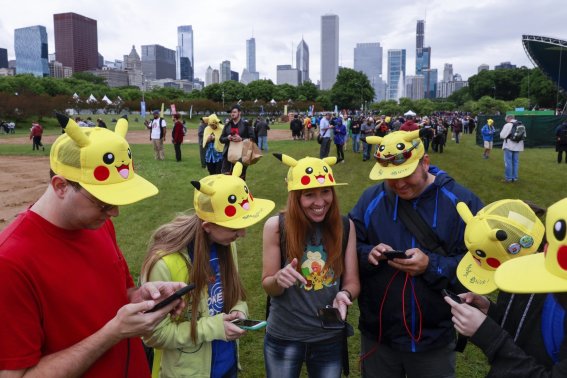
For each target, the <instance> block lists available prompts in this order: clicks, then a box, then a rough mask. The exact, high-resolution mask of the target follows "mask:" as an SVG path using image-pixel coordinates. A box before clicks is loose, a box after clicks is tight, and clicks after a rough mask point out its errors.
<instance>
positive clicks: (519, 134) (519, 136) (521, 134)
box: [506, 121, 526, 143]
mask: <svg viewBox="0 0 567 378" xmlns="http://www.w3.org/2000/svg"><path fill="white" fill-rule="evenodd" d="M506 139H510V140H511V141H512V142H516V143H517V142H521V141H522V140H526V126H524V124H523V123H522V122H520V121H514V123H513V124H512V130H511V131H510V134H508V138H506Z"/></svg>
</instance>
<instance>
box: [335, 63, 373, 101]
mask: <svg viewBox="0 0 567 378" xmlns="http://www.w3.org/2000/svg"><path fill="white" fill-rule="evenodd" d="M330 92H331V95H330V99H331V101H332V102H333V103H334V104H336V105H337V106H338V107H339V108H340V109H351V110H353V109H360V108H361V107H362V106H363V105H364V103H366V102H372V101H373V100H374V88H372V86H371V85H370V81H368V77H367V76H366V75H365V74H364V73H362V72H359V71H355V70H353V69H350V68H341V69H339V74H338V75H337V81H336V82H335V84H334V85H333V87H332V88H331V91H330Z"/></svg>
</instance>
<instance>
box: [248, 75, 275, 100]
mask: <svg viewBox="0 0 567 378" xmlns="http://www.w3.org/2000/svg"><path fill="white" fill-rule="evenodd" d="M247 88H248V92H249V93H250V99H252V100H264V101H270V100H271V99H272V98H274V93H275V89H276V86H275V85H274V83H273V82H272V81H271V80H254V81H253V82H251V83H249V84H248V85H247Z"/></svg>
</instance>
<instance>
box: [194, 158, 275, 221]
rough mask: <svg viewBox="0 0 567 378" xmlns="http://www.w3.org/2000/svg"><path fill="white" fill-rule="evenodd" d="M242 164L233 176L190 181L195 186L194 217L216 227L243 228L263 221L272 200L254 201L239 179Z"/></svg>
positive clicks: (269, 210) (271, 204)
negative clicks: (216, 225)
mask: <svg viewBox="0 0 567 378" xmlns="http://www.w3.org/2000/svg"><path fill="white" fill-rule="evenodd" d="M241 173H242V163H236V164H235V165H234V169H233V171H232V175H222V174H221V175H212V176H207V177H204V178H202V179H201V180H199V181H191V184H193V186H194V187H195V194H194V196H193V206H194V207H195V211H196V213H197V216H198V217H199V218H201V219H202V220H204V221H206V222H211V223H215V224H218V225H219V226H223V227H227V228H233V229H242V228H246V227H249V226H252V225H253V224H255V223H258V222H259V221H261V220H262V219H264V218H265V217H266V216H267V215H268V214H270V212H271V211H272V210H273V209H274V207H275V206H276V204H275V203H274V202H273V201H270V200H265V199H259V198H254V197H253V196H252V192H251V191H250V189H249V188H248V185H247V184H246V182H244V180H242V179H241V178H240V177H239V176H240V175H241Z"/></svg>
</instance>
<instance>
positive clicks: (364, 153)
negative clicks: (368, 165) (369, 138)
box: [362, 142, 373, 160]
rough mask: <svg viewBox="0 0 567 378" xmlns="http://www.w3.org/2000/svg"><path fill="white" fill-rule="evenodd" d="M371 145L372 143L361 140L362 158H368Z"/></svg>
mask: <svg viewBox="0 0 567 378" xmlns="http://www.w3.org/2000/svg"><path fill="white" fill-rule="evenodd" d="M372 146H373V144H368V143H366V142H362V160H368V159H370V155H372Z"/></svg>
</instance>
